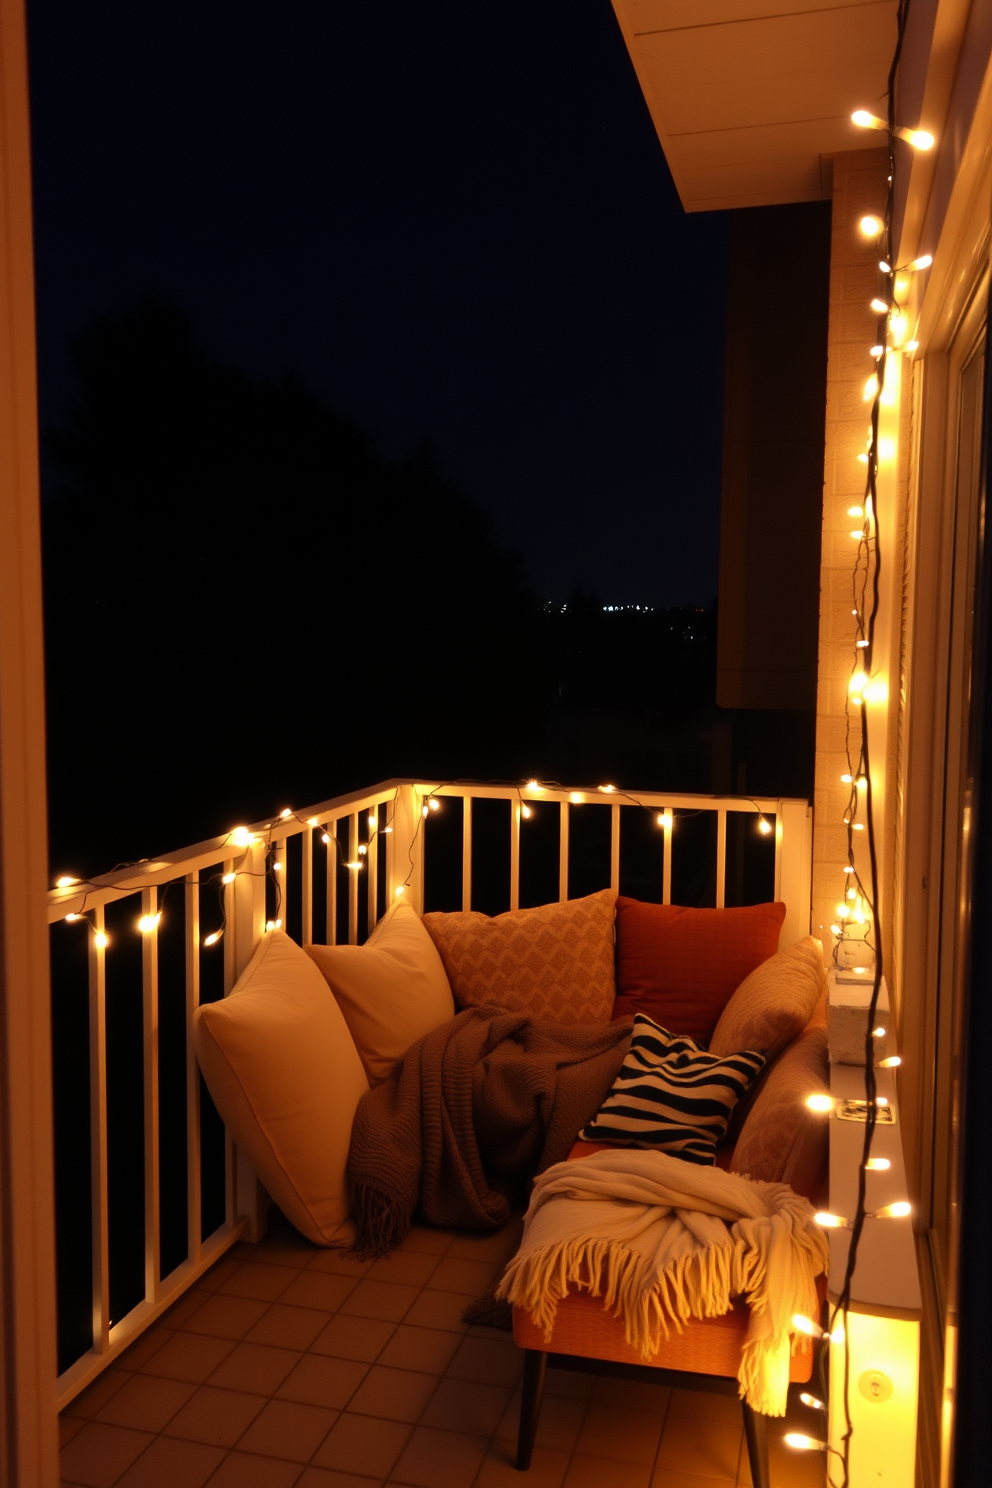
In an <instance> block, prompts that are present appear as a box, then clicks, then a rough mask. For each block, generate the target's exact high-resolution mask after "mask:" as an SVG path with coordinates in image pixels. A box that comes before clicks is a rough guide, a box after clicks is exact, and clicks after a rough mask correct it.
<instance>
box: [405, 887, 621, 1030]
mask: <svg viewBox="0 0 992 1488" xmlns="http://www.w3.org/2000/svg"><path fill="white" fill-rule="evenodd" d="M615 901H616V895H615V894H614V893H613V890H612V889H603V890H602V891H601V892H600V893H598V894H590V895H589V896H588V898H585V899H569V900H567V901H566V903H564V904H542V905H541V906H540V907H539V908H538V909H516V910H511V911H510V912H509V913H507V914H501V915H496V916H495V918H492V919H491V918H490V917H489V915H484V914H479V913H478V912H477V911H475V910H469V911H467V912H465V913H461V914H426V915H424V924H425V925H426V926H427V929H428V930H429V932H430V934H431V937H432V939H433V941H434V944H435V945H436V946H437V948H438V950H439V951H440V953H441V960H442V961H443V962H444V969H445V971H446V972H447V973H448V981H449V982H450V983H451V990H452V992H453V993H454V996H455V1005H456V1007H458V1008H466V1007H484V1006H489V1007H502V1008H507V1009H508V1010H510V1011H511V1012H519V1013H526V1014H527V1015H528V1016H529V1017H531V1018H534V1019H535V1020H536V1021H537V1022H539V1023H608V1022H609V1021H610V1014H611V1012H612V1010H613V999H614V996H615V993H616V983H615V980H614V971H613V906H614V903H615Z"/></svg>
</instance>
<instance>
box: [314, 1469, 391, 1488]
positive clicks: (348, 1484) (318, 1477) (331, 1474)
mask: <svg viewBox="0 0 992 1488" xmlns="http://www.w3.org/2000/svg"><path fill="white" fill-rule="evenodd" d="M379 1485H380V1479H379V1478H366V1477H364V1476H363V1477H359V1476H358V1474H357V1473H344V1472H336V1471H335V1469H334V1468H332V1467H308V1468H306V1469H305V1471H304V1473H303V1476H302V1478H300V1479H299V1482H298V1483H297V1485H296V1488H379Z"/></svg>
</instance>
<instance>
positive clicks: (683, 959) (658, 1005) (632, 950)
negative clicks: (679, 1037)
mask: <svg viewBox="0 0 992 1488" xmlns="http://www.w3.org/2000/svg"><path fill="white" fill-rule="evenodd" d="M784 919H785V905H784V904H753V905H750V906H748V907H746V908H743V909H686V908H683V907H682V906H681V905H677V904H644V903H642V902H641V901H640V900H638V899H626V898H624V897H623V896H622V895H621V897H620V898H619V899H618V900H617V999H616V1003H615V1004H614V1009H613V1016H614V1017H615V1018H632V1017H633V1016H634V1015H635V1014H636V1013H647V1015H648V1016H649V1017H651V1018H654V1019H655V1020H656V1022H658V1023H661V1024H663V1025H664V1026H665V1027H666V1028H670V1029H671V1030H672V1032H673V1033H685V1034H688V1035H689V1037H690V1038H694V1039H695V1040H696V1041H697V1042H698V1043H701V1044H704V1045H708V1044H709V1041H710V1038H711V1036H712V1034H713V1030H714V1029H715V1028H716V1025H717V1021H718V1019H719V1017H720V1014H721V1013H722V1012H723V1010H724V1008H725V1007H726V1005H727V1003H728V1002H729V1001H730V999H731V997H732V996H733V994H734V992H735V991H736V990H737V988H738V987H739V986H740V984H741V982H743V981H744V979H745V977H747V976H749V975H750V973H751V972H752V971H754V969H755V967H757V966H760V964H761V962H762V961H766V960H767V959H768V957H769V956H772V955H774V954H775V952H776V951H777V950H778V937H779V932H780V930H781V928H782V923H783V921H784Z"/></svg>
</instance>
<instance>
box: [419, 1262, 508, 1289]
mask: <svg viewBox="0 0 992 1488" xmlns="http://www.w3.org/2000/svg"><path fill="white" fill-rule="evenodd" d="M498 1270H499V1266H498V1264H497V1262H495V1261H492V1260H484V1261H465V1260H460V1259H459V1258H458V1257H457V1256H453V1255H451V1253H450V1252H449V1253H448V1254H447V1255H445V1256H442V1257H441V1259H440V1261H438V1264H437V1267H436V1269H435V1270H434V1271H433V1272H432V1274H431V1277H430V1280H429V1281H428V1282H427V1286H428V1287H429V1288H430V1289H431V1291H435V1292H467V1293H471V1295H472V1297H473V1298H474V1297H481V1296H482V1294H483V1292H485V1291H486V1289H487V1287H488V1286H489V1283H490V1282H491V1281H492V1279H493V1277H494V1276H495V1275H496V1272H497V1271H498Z"/></svg>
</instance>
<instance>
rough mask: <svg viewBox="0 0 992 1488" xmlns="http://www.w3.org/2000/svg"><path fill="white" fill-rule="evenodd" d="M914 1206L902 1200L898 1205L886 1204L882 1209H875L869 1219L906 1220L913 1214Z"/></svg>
mask: <svg viewBox="0 0 992 1488" xmlns="http://www.w3.org/2000/svg"><path fill="white" fill-rule="evenodd" d="M912 1212H913V1206H912V1204H910V1203H907V1201H906V1200H905V1199H901V1200H900V1202H899V1203H898V1204H886V1205H884V1206H883V1208H881V1209H875V1210H873V1211H872V1213H871V1214H869V1216H868V1218H869V1219H905V1218H906V1217H907V1216H908V1215H910V1214H912Z"/></svg>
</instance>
